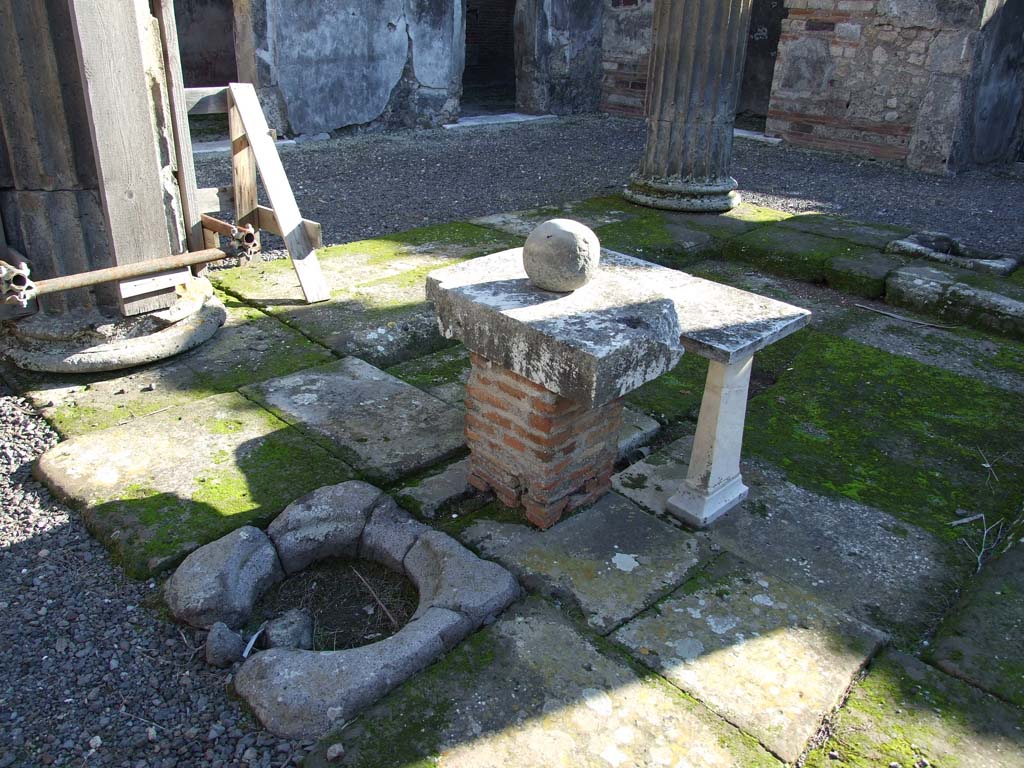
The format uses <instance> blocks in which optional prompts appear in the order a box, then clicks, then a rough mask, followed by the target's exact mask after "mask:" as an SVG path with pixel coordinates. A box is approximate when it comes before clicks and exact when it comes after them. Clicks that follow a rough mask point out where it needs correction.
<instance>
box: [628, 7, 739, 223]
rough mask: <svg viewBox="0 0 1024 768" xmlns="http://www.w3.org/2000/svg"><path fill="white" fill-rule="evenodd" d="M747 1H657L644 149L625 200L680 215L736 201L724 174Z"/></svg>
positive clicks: (721, 208)
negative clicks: (676, 212)
mask: <svg viewBox="0 0 1024 768" xmlns="http://www.w3.org/2000/svg"><path fill="white" fill-rule="evenodd" d="M750 5H751V0H656V2H655V6H654V32H653V37H652V48H651V58H650V68H649V73H648V78H647V143H646V145H645V147H644V156H643V159H642V160H641V162H640V169H639V170H638V171H637V172H636V173H634V174H633V179H632V181H631V182H630V185H629V187H628V188H627V189H626V192H625V194H626V197H627V198H629V199H630V200H632V201H633V202H635V203H639V204H640V205H647V206H651V207H653V208H665V209H669V210H678V211H727V210H729V209H731V208H734V207H735V206H736V205H738V204H739V202H740V196H739V194H737V193H736V192H735V189H736V180H735V179H734V178H732V176H730V175H729V163H730V160H731V157H732V129H733V121H734V119H735V113H736V97H737V95H738V93H739V87H740V81H741V79H742V77H743V59H744V56H745V54H746V43H747V27H749V26H750Z"/></svg>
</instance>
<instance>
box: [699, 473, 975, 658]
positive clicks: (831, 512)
mask: <svg viewBox="0 0 1024 768" xmlns="http://www.w3.org/2000/svg"><path fill="white" fill-rule="evenodd" d="M743 476H744V480H745V481H746V482H747V483H748V485H749V486H750V489H751V490H750V497H749V498H748V499H747V501H746V502H744V503H743V504H742V505H741V506H740V507H738V508H737V509H736V510H734V511H733V512H732V513H730V514H728V515H726V516H725V517H723V518H722V519H721V520H720V521H719V522H718V523H717V524H716V525H714V526H712V528H711V529H710V530H709V538H710V540H711V541H712V542H715V543H717V544H719V545H720V546H721V547H722V548H723V549H726V550H729V551H730V552H733V553H735V554H737V555H739V556H741V557H742V558H744V559H746V560H747V561H748V562H750V563H752V564H753V565H755V566H756V567H758V568H760V569H762V570H764V571H766V572H768V573H771V574H773V575H775V576H778V577H781V578H782V579H784V580H786V581H787V582H789V583H790V584H793V585H794V586H797V587H799V588H801V589H804V590H806V591H807V592H809V593H811V594H813V595H815V596H816V597H817V598H819V599H822V600H825V601H827V602H828V603H830V604H831V605H834V606H836V607H838V608H840V609H842V610H843V611H845V612H846V613H848V614H850V615H851V616H853V617H855V618H858V619H860V620H861V621H863V622H865V623H867V624H870V625H872V626H875V627H878V628H879V629H883V630H885V631H886V632H889V633H891V634H893V635H894V636H897V637H898V638H899V639H900V640H902V641H903V642H905V643H906V644H908V645H911V644H915V643H916V642H917V641H918V640H920V638H921V636H922V634H924V633H925V632H926V631H928V630H929V629H931V628H933V627H934V626H935V623H936V621H937V620H938V618H939V616H940V615H941V611H942V606H943V605H944V604H945V601H946V600H947V599H948V596H949V595H950V594H952V593H953V591H954V590H955V587H956V580H957V575H956V572H955V570H954V569H951V568H950V564H949V561H948V549H947V547H946V546H945V545H944V544H943V542H941V541H939V540H937V539H936V538H935V537H934V536H933V535H931V534H930V533H928V532H927V531H924V530H922V529H921V528H918V527H917V526H914V525H911V524H909V523H906V522H903V521H901V520H898V519H897V518H895V517H893V516H892V515H888V514H886V513H885V512H882V511H881V510H878V509H875V508H873V507H869V506H866V505H864V504H858V503H857V502H855V501H851V500H849V499H844V498H841V497H838V498H837V497H830V496H823V495H821V494H817V493H814V492H812V491H808V490H807V489H805V488H801V487H800V486H797V485H794V484H793V483H790V482H787V481H786V480H785V478H784V476H783V475H782V473H781V472H780V471H779V470H777V469H776V468H774V467H772V466H771V465H768V464H766V463H764V462H760V461H752V462H748V463H747V465H746V466H745V468H744V475H743Z"/></svg>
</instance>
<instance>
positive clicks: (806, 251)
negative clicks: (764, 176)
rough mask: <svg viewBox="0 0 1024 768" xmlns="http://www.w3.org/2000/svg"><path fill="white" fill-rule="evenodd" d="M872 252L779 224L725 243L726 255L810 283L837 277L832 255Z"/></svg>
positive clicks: (859, 256) (847, 256)
mask: <svg viewBox="0 0 1024 768" xmlns="http://www.w3.org/2000/svg"><path fill="white" fill-rule="evenodd" d="M874 254H876V251H875V250H874V249H872V248H868V247H865V246H859V245H854V244H852V243H849V242H847V241H844V240H833V239H831V238H828V237H821V236H819V235H812V234H810V233H807V232H799V231H795V230H792V229H787V228H784V227H781V226H766V227H761V228H759V229H756V230H754V231H753V232H748V233H747V234H745V235H742V236H740V237H737V238H734V239H732V240H730V241H728V242H727V243H726V245H725V255H726V256H727V257H728V258H732V259H738V260H740V261H745V262H747V263H750V264H754V265H756V266H758V267H761V268H763V269H765V270H766V271H768V272H771V273H773V274H778V275H783V276H784V277H793V278H796V279H798V280H805V281H808V282H812V283H827V282H828V281H829V278H830V276H831V277H832V279H833V280H835V279H836V277H835V275H834V274H833V270H832V266H831V265H832V262H833V260H834V259H838V258H844V259H866V258H871V257H872V256H873V255H874ZM839 273H840V274H845V271H844V270H839Z"/></svg>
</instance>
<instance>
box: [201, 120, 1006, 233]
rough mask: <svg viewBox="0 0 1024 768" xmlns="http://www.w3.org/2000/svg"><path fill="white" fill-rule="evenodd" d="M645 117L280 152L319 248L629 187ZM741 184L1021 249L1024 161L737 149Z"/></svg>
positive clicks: (857, 215)
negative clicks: (989, 165)
mask: <svg viewBox="0 0 1024 768" xmlns="http://www.w3.org/2000/svg"><path fill="white" fill-rule="evenodd" d="M643 143H644V126H643V122H642V121H640V120H626V119H621V118H610V117H606V116H599V115H588V116H581V117H570V118H562V119H558V120H552V121H539V122H534V123H518V124H513V125H505V126H489V127H479V128H466V129H458V130H449V129H444V128H438V129H436V130H430V131H401V132H397V133H392V134H364V135H360V136H354V137H347V138H340V139H334V140H331V141H325V142H312V143H309V144H303V145H299V146H296V147H294V148H290V149H287V148H286V149H284V150H283V151H282V159H283V161H284V165H285V169H286V171H287V172H288V176H289V179H290V180H291V183H292V186H293V188H294V189H295V194H296V198H297V200H298V203H299V208H300V209H301V210H302V213H303V215H304V216H305V217H306V218H309V219H315V220H316V221H319V222H321V223H322V224H323V227H324V242H328V243H344V242H349V241H352V240H359V239H362V238H366V237H373V236H376V235H382V234H387V233H389V232H398V231H401V230H405V229H411V228H412V227H419V226H423V225H425V224H439V223H443V222H448V221H457V220H460V219H469V218H473V217H476V216H486V215H489V214H492V213H502V212H506V211H514V210H522V209H524V208H531V207H537V206H542V205H553V204H558V203H563V202H567V201H570V200H582V199H585V198H588V197H592V196H594V195H598V194H607V193H610V192H614V191H617V190H619V189H621V188H622V186H623V185H624V184H626V182H628V180H629V175H630V173H631V172H632V171H633V169H634V168H635V167H636V165H637V163H638V161H639V159H640V154H641V152H642V150H643ZM196 171H197V175H198V176H199V183H200V184H201V185H203V186H207V185H210V186H212V185H225V184H228V183H230V181H231V176H230V173H231V171H230V162H229V161H228V159H227V155H222V156H219V157H218V156H213V157H211V156H204V157H203V159H202V160H200V161H198V162H197V167H196ZM732 172H733V175H734V176H735V177H736V179H737V180H738V181H739V184H740V191H741V192H742V194H743V196H744V199H745V200H747V201H749V202H751V203H756V204H758V205H765V206H769V207H772V208H778V209H782V210H788V211H794V212H795V211H808V210H817V211H825V212H829V213H837V214H842V215H844V216H849V217H851V218H854V219H862V220H865V221H882V222H888V223H890V224H896V225H900V226H909V227H911V228H913V229H918V230H922V229H933V230H934V229H937V230H940V231H945V232H948V233H949V234H952V235H953V236H955V237H959V238H961V239H962V240H963V241H964V242H965V243H967V244H968V245H971V246H974V247H977V248H986V249H990V250H996V251H1006V252H1010V253H1020V251H1021V249H1022V245H1021V243H1022V242H1024V216H1022V215H1021V210H1022V202H1021V201H1024V164H1021V163H1017V164H1015V165H1014V166H1010V167H1009V168H1005V167H1004V168H1000V169H996V170H986V169H981V170H970V171H966V172H963V173H961V174H960V175H958V176H955V177H944V176H933V175H930V174H925V173H917V172H914V171H909V170H907V169H905V168H900V167H898V166H895V165H891V164H888V163H880V162H874V161H871V160H864V159H860V158H855V157H849V156H842V155H832V154H827V153H823V152H813V151H808V150H802V149H796V148H794V147H791V146H787V145H784V144H782V145H776V146H773V145H769V144H764V143H761V142H756V141H751V140H749V139H737V140H736V141H735V144H734V150H733V167H732Z"/></svg>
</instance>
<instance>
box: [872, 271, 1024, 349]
mask: <svg viewBox="0 0 1024 768" xmlns="http://www.w3.org/2000/svg"><path fill="white" fill-rule="evenodd" d="M1017 272H1018V273H1020V270H1019V269H1018V270H1017ZM886 301H887V302H888V303H890V304H894V305H896V306H900V307H907V308H909V309H913V310H916V311H918V312H927V313H929V314H932V315H936V316H937V317H940V318H942V319H943V320H945V321H947V322H951V323H956V322H963V323H967V324H968V325H972V326H975V327H977V328H983V329H986V330H992V331H998V332H1000V333H1004V334H1006V335H1007V336H1010V337H1013V338H1016V339H1024V285H1020V284H1018V283H1016V281H1015V280H1013V279H1006V278H1000V277H995V276H992V275H981V274H978V273H976V272H971V271H969V270H966V269H957V268H956V267H949V266H946V265H943V264H936V263H935V262H933V261H919V262H914V263H912V264H909V265H907V266H905V267H901V268H900V269H898V270H896V271H894V272H893V273H892V274H890V275H889V277H888V278H887V279H886Z"/></svg>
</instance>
